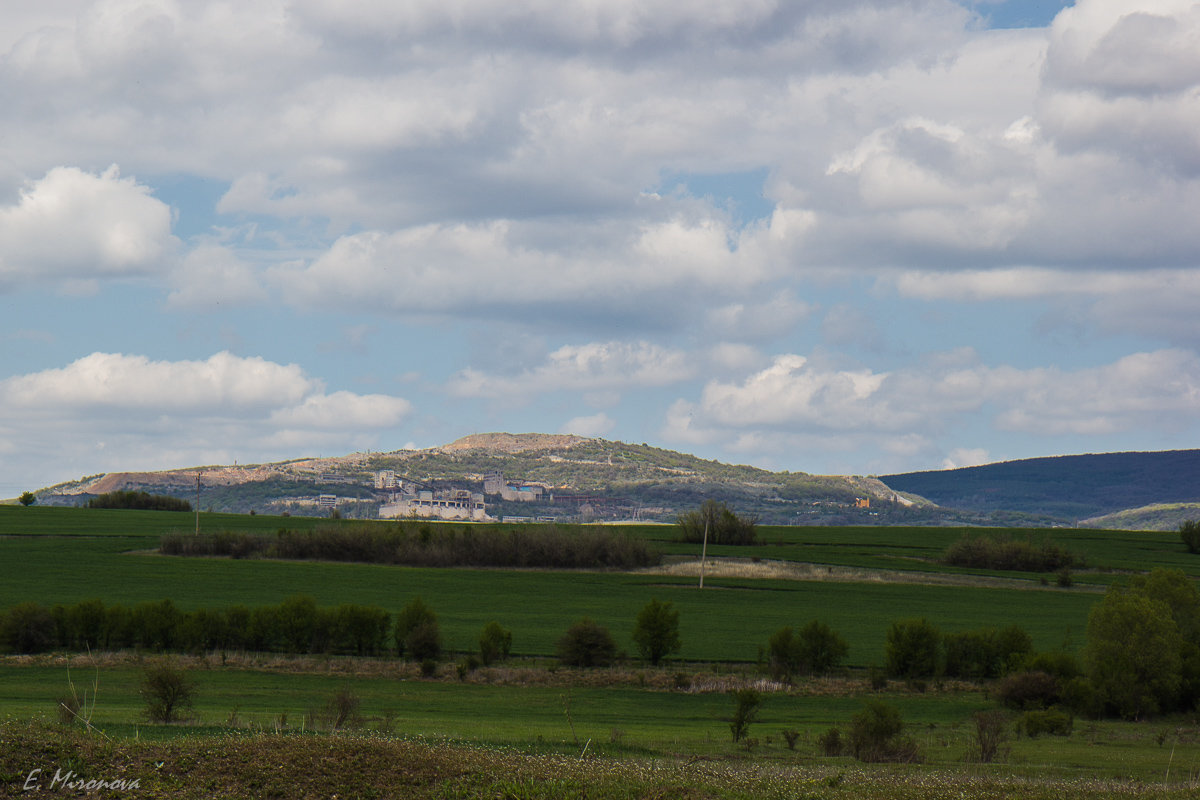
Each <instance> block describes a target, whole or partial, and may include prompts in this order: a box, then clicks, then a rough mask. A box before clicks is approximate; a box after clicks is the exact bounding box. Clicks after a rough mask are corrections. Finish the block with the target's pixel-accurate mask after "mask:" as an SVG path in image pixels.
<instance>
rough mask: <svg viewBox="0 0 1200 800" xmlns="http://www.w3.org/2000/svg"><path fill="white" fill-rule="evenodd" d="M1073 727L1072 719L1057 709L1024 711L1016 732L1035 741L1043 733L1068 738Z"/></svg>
mask: <svg viewBox="0 0 1200 800" xmlns="http://www.w3.org/2000/svg"><path fill="white" fill-rule="evenodd" d="M1074 727H1075V719H1074V717H1072V716H1071V715H1070V714H1068V713H1067V712H1066V711H1059V710H1058V709H1047V710H1045V711H1026V712H1025V713H1024V714H1022V715H1021V719H1020V721H1018V722H1017V730H1018V731H1020V732H1021V733H1023V734H1024V735H1026V736H1028V737H1029V738H1030V739H1035V738H1037V737H1038V736H1041V735H1042V734H1044V733H1048V734H1050V735H1052V736H1070V735H1071V730H1072V729H1073V728H1074Z"/></svg>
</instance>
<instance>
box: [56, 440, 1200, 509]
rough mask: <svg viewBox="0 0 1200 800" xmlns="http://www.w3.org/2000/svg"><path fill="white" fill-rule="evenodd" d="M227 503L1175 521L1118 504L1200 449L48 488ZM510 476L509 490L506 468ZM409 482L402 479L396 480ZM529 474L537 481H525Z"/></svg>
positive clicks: (446, 448)
mask: <svg viewBox="0 0 1200 800" xmlns="http://www.w3.org/2000/svg"><path fill="white" fill-rule="evenodd" d="M197 475H199V480H200V486H199V490H200V492H199V498H200V502H199V505H200V508H202V509H205V510H213V511H229V512H238V513H247V512H250V511H258V512H265V513H282V512H285V511H286V512H287V513H290V514H300V515H309V516H324V515H327V514H329V513H330V505H331V504H332V505H335V506H336V507H337V509H338V512H339V513H340V514H341V515H343V516H347V517H365V518H371V517H375V516H378V515H379V513H380V509H381V507H382V506H385V505H387V504H388V503H390V502H393V501H395V499H396V497H397V496H398V493H399V492H400V490H404V491H409V492H413V491H421V490H423V491H427V492H430V493H431V494H432V495H437V494H438V493H439V492H451V491H455V490H457V491H459V492H463V491H467V492H470V493H483V492H484V490H485V486H484V480H485V478H487V477H488V476H489V475H491V476H493V481H492V485H491V489H490V490H489V493H488V495H487V497H486V511H487V514H488V515H490V516H492V517H496V518H499V517H525V518H530V519H555V520H564V521H566V520H572V521H580V520H583V521H587V520H600V521H603V520H609V521H614V520H642V521H658V522H674V521H675V519H676V518H677V517H678V515H679V514H680V513H682V512H683V511H688V510H691V509H694V508H696V507H698V506H699V505H700V504H701V503H702V502H703V501H704V500H706V499H709V498H712V499H715V500H719V501H721V502H724V503H726V504H728V505H729V506H730V507H731V508H733V509H734V510H736V511H737V512H738V513H740V514H743V515H752V516H757V517H758V518H759V521H760V522H763V523H766V524H780V525H877V524H904V525H948V524H954V525H999V526H1035V525H1040V526H1051V525H1063V524H1079V523H1080V521H1081V520H1087V521H1088V522H1085V523H1083V524H1091V525H1096V526H1101V525H1108V524H1111V525H1120V526H1122V527H1126V526H1128V527H1137V526H1139V525H1143V524H1144V525H1145V527H1148V528H1150V527H1153V528H1160V529H1161V528H1164V527H1165V528H1170V527H1174V526H1175V525H1177V524H1178V522H1179V520H1180V519H1182V518H1185V516H1186V514H1188V513H1190V512H1188V511H1187V510H1186V509H1179V510H1177V511H1175V512H1170V513H1163V512H1161V511H1159V512H1156V513H1155V514H1154V515H1153V519H1150V518H1146V521H1145V522H1144V523H1142V522H1138V519H1141V518H1137V517H1122V518H1111V519H1110V518H1106V517H1105V518H1102V519H1099V520H1097V519H1095V518H1101V517H1104V515H1108V514H1113V513H1116V512H1122V511H1126V510H1129V509H1136V508H1140V507H1143V506H1149V505H1152V504H1160V505H1161V504H1171V503H1185V502H1189V501H1200V479H1198V476H1200V450H1180V451H1170V452H1162V453H1110V454H1104V455H1083V456H1059V457H1056V458H1036V459H1025V460H1022V461H1010V462H1005V463H1000V464H988V465H985V466H981V467H969V468H966V469H957V470H943V471H939V472H915V473H907V474H903V475H886V476H883V477H882V478H870V477H860V476H848V475H811V474H808V473H804V472H771V471H769V470H764V469H759V468H757V467H751V466H745V465H735V464H724V463H722V462H719V461H710V460H706V459H702V458H698V457H696V456H693V455H689V454H687V453H679V452H675V451H672V450H664V449H662V448H658V447H651V446H649V445H647V444H631V443H626V442H616V441H608V440H605V439H592V438H586V437H582V436H565V435H557V434H541V433H526V434H510V433H484V434H473V435H471V436H465V437H463V438H461V439H458V440H457V441H454V442H451V443H450V444H447V445H443V446H441V447H433V448H429V449H425V450H397V451H393V452H386V453H375V452H366V453H353V454H350V455H346V456H339V457H333V458H308V459H294V460H289V461H281V462H276V463H272V464H254V465H234V466H221V465H210V466H204V467H192V468H188V469H178V470H167V471H163V472H114V473H108V474H104V475H93V476H90V477H88V478H83V479H80V480H78V481H72V482H69V483H64V484H59V485H57V486H52V487H49V488H47V489H42V490H41V491H39V492H38V493H37V494H38V501H39V502H41V503H43V504H49V505H79V504H82V503H86V502H87V500H88V498H90V497H93V496H95V495H97V494H102V493H105V492H112V491H118V490H145V491H149V492H153V493H160V494H169V495H171V496H174V497H181V498H184V499H187V500H191V501H193V502H195V501H196V499H197V488H198V487H197ZM497 476H498V478H499V481H500V482H503V483H505V484H508V485H509V488H508V490H506V491H505V492H504V493H503V494H501V493H500V492H499V490H498V489H497V488H496V483H497V480H496V477H497ZM398 487H399V488H398ZM522 487H524V488H525V489H527V490H528V491H525V492H521V491H519V489H521V488H522Z"/></svg>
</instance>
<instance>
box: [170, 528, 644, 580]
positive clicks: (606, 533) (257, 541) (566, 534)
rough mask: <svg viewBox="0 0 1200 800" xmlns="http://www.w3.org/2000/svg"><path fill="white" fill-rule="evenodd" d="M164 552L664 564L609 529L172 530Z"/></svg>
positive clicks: (457, 563)
mask: <svg viewBox="0 0 1200 800" xmlns="http://www.w3.org/2000/svg"><path fill="white" fill-rule="evenodd" d="M159 550H160V552H162V553H164V554H165V555H178V556H231V557H233V558H248V557H251V556H259V557H263V558H282V559H291V560H305V561H307V560H319V561H356V562H363V563H368V564H403V565H407V566H417V567H509V568H512V567H517V568H520V567H535V568H556V569H632V568H636V567H648V566H654V565H657V564H659V563H660V562H661V561H662V554H661V553H659V552H658V551H657V550H655V549H654V548H652V547H651V546H650V545H649V544H648V543H647V542H646V541H645V540H643V539H639V538H637V537H634V536H631V535H630V534H629V533H628V532H626V531H620V530H613V529H610V528H590V527H580V528H565V527H559V526H555V525H548V526H547V525H538V526H533V525H531V526H527V527H520V528H512V527H506V528H500V527H485V526H476V525H462V526H451V525H430V524H427V523H418V522H398V523H395V524H393V525H381V524H379V523H374V524H369V525H361V524H360V525H339V526H325V527H318V528H315V529H313V530H303V531H299V530H288V529H283V528H281V529H280V530H279V531H277V532H276V533H274V534H258V533H246V532H237V531H222V532H217V533H211V534H199V535H197V534H187V533H171V534H167V535H165V536H163V537H162V539H161V541H160V544H159Z"/></svg>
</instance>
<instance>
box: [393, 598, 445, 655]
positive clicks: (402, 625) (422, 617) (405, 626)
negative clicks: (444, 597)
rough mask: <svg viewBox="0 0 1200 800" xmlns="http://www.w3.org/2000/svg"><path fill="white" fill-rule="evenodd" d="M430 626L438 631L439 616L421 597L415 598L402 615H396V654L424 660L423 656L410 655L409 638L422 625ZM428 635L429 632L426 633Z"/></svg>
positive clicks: (401, 611) (394, 632)
mask: <svg viewBox="0 0 1200 800" xmlns="http://www.w3.org/2000/svg"><path fill="white" fill-rule="evenodd" d="M430 624H432V627H433V630H435V631H436V630H437V614H435V613H433V609H431V608H430V607H429V606H427V605H425V601H424V600H422V599H421V598H420V597H414V598H413V599H412V600H410V601H409V602H408V605H406V606H405V607H404V608H402V609H400V613H398V614H396V627H395V629H394V630H393V634H394V638H395V641H396V653H397V654H398V655H400V656H404V655H412V657H413V658H416V659H417V660H418V661H420V660H423V659H422V657H421V656H417V655H415V654H410V653H409V636H410V635H411V634H412V632H413V631H414V630H416V629H417V628H419V627H421V626H422V625H425V626H428V625H430ZM427 634H428V630H427V631H426V635H427ZM439 649H440V647H439Z"/></svg>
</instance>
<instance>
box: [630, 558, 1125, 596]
mask: <svg viewBox="0 0 1200 800" xmlns="http://www.w3.org/2000/svg"><path fill="white" fill-rule="evenodd" d="M635 572H636V573H637V574H639V575H671V576H684V577H696V578H697V579H699V576H700V561H699V560H698V559H695V558H691V557H676V558H675V559H671V558H670V557H668V559H667V560H666V562H665V563H664V564H663V565H662V566H659V567H648V568H646V569H640V570H635ZM704 576H705V577H706V578H757V579H767V580H785V581H836V582H839V583H910V584H919V585H924V586H982V587H987V588H992V589H1037V590H1041V591H1058V592H1063V591H1073V592H1103V591H1104V587H1103V586H1088V585H1079V584H1076V585H1075V586H1074V587H1072V588H1071V589H1062V588H1059V587H1058V586H1055V585H1053V584H1052V585H1050V586H1043V585H1042V584H1041V583H1040V582H1037V581H1032V580H1028V579H1025V578H997V577H992V576H989V575H961V574H951V573H938V572H918V571H913V572H908V571H905V570H890V569H860V568H858V567H837V566H829V565H826V564H808V563H804V562H800V561H768V560H757V561H756V560H753V559H749V558H710V559H708V561H707V563H706V564H705V566H704Z"/></svg>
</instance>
